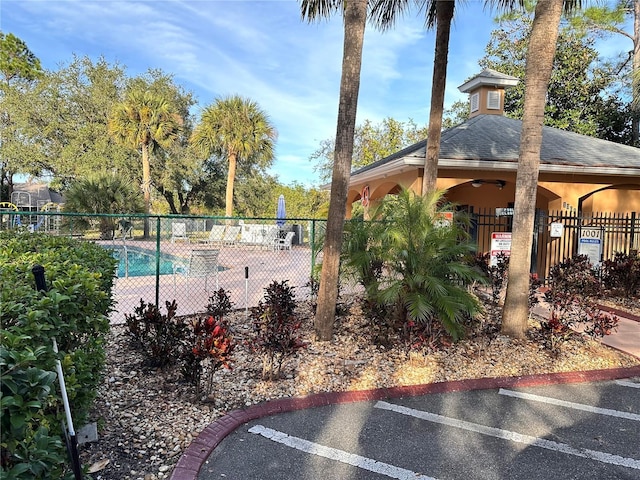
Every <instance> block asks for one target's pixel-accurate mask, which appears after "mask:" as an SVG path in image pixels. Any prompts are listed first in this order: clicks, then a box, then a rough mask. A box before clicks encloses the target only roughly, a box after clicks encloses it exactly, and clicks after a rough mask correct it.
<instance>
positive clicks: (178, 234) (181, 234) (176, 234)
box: [171, 223, 191, 243]
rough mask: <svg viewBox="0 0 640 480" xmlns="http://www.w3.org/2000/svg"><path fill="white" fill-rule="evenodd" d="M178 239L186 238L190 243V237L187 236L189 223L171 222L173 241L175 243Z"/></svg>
mask: <svg viewBox="0 0 640 480" xmlns="http://www.w3.org/2000/svg"><path fill="white" fill-rule="evenodd" d="M176 240H186V241H187V243H190V242H191V240H189V237H187V224H186V223H172V224H171V243H175V242H176Z"/></svg>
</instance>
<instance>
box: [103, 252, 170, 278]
mask: <svg viewBox="0 0 640 480" xmlns="http://www.w3.org/2000/svg"><path fill="white" fill-rule="evenodd" d="M112 250H113V256H114V257H115V258H117V259H119V260H120V261H119V262H118V274H117V276H118V278H124V277H145V276H149V275H155V274H156V252H155V251H154V250H146V249H143V248H137V247H125V248H122V247H116V248H113V249H112ZM125 252H126V255H125V254H124V253H125ZM176 260H177V258H176V257H174V256H173V255H167V254H164V253H161V254H160V275H171V274H173V264H174V262H175V261H176Z"/></svg>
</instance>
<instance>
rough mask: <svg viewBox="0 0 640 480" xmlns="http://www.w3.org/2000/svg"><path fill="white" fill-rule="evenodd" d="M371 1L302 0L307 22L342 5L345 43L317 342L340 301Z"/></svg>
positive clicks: (327, 333)
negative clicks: (365, 35)
mask: <svg viewBox="0 0 640 480" xmlns="http://www.w3.org/2000/svg"><path fill="white" fill-rule="evenodd" d="M367 4H368V0H349V1H343V0H302V4H301V12H302V18H304V19H307V20H309V21H313V20H317V19H320V18H327V17H329V16H330V15H331V14H332V13H333V12H335V11H337V10H338V9H342V16H343V21H344V22H343V23H344V45H343V52H342V76H341V79H340V99H339V103H338V122H337V127H336V142H335V151H334V157H333V158H334V164H333V174H332V177H331V195H330V198H329V216H328V219H327V230H326V237H325V243H324V250H323V260H322V272H321V274H320V287H319V290H318V308H317V310H316V317H315V325H314V326H315V332H316V337H317V339H318V340H321V341H328V340H331V337H332V336H333V321H334V317H335V311H336V302H337V299H338V275H339V267H340V250H341V248H342V234H343V231H344V219H345V214H346V210H347V194H348V189H349V177H350V174H351V157H352V156H353V136H354V132H355V127H356V112H357V108H358V94H359V92H360V69H361V66H362V46H363V43H364V32H365V27H366V23H367Z"/></svg>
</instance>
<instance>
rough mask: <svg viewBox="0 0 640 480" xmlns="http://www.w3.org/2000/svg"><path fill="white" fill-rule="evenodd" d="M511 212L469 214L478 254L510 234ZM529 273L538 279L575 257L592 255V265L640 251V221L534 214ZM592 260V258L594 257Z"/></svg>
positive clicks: (621, 216) (633, 215) (632, 215)
mask: <svg viewBox="0 0 640 480" xmlns="http://www.w3.org/2000/svg"><path fill="white" fill-rule="evenodd" d="M512 219H513V210H512V209H507V208H504V209H486V210H480V211H478V212H474V213H473V214H472V228H471V234H472V237H473V239H474V240H475V241H476V242H477V244H478V251H479V252H491V251H492V240H493V239H494V238H495V235H494V234H495V233H501V232H502V233H504V232H511V227H512ZM532 235H533V249H532V254H531V271H532V273H537V274H538V276H539V277H540V278H541V279H546V278H548V276H549V271H550V269H551V267H553V266H554V265H556V264H557V263H559V262H561V261H563V260H564V259H567V258H571V257H573V256H575V255H577V254H578V253H584V254H592V255H590V257H592V262H593V263H598V262H601V261H603V260H607V259H610V258H612V257H613V255H614V254H615V253H616V252H623V253H626V254H629V253H632V252H637V251H638V250H639V249H640V218H639V216H638V213H637V212H629V213H617V214H616V213H592V214H589V215H579V214H578V213H577V212H573V211H564V210H562V211H551V212H545V211H537V212H536V220H535V224H534V231H533V232H532ZM598 256H599V258H597V259H596V257H598Z"/></svg>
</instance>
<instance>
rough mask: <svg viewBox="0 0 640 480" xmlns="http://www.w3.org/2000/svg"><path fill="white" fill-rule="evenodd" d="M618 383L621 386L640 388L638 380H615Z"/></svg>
mask: <svg viewBox="0 0 640 480" xmlns="http://www.w3.org/2000/svg"><path fill="white" fill-rule="evenodd" d="M616 383H617V384H618V385H622V386H623V387H631V388H640V382H630V381H629V380H616Z"/></svg>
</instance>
